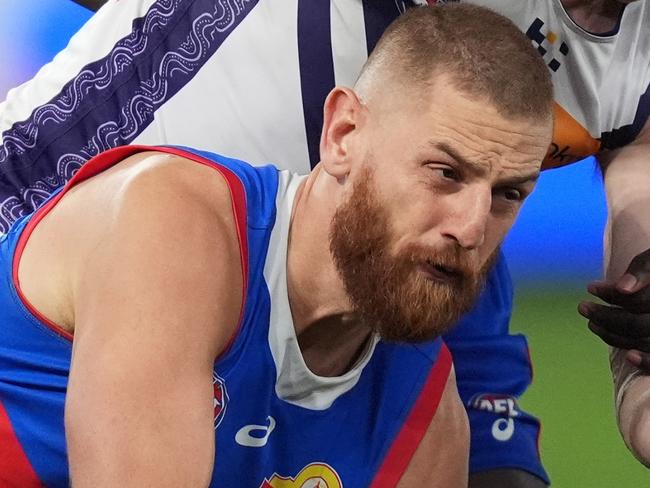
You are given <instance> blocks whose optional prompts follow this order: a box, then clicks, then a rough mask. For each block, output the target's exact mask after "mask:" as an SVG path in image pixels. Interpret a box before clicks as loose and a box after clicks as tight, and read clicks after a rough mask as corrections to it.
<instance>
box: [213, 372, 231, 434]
mask: <svg viewBox="0 0 650 488" xmlns="http://www.w3.org/2000/svg"><path fill="white" fill-rule="evenodd" d="M212 387H213V389H214V428H215V429H216V428H217V427H219V424H220V423H221V421H222V420H223V417H224V415H225V414H226V407H227V406H228V392H227V391H226V382H225V381H224V380H223V378H222V377H220V376H219V375H218V374H217V373H212Z"/></svg>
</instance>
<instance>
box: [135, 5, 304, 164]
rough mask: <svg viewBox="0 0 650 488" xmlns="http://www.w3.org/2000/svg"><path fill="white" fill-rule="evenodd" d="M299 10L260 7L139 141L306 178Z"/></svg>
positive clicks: (159, 114)
mask: <svg viewBox="0 0 650 488" xmlns="http://www.w3.org/2000/svg"><path fill="white" fill-rule="evenodd" d="M297 9H298V2H297V0H263V1H260V2H259V3H258V4H257V5H256V6H255V7H254V8H253V10H252V11H251V12H250V13H249V14H248V15H247V16H246V17H245V18H244V19H243V20H242V22H241V24H240V25H239V26H238V27H237V28H236V29H234V31H233V32H232V33H231V34H230V35H229V36H228V38H227V39H226V40H225V42H224V43H223V45H222V46H220V47H219V49H218V50H217V52H216V53H215V54H214V55H213V56H212V57H211V58H210V59H209V60H208V61H207V62H206V64H205V65H204V66H203V68H202V69H201V70H200V71H199V72H198V74H197V75H196V76H195V77H194V78H193V79H192V80H191V81H190V82H189V83H188V84H187V85H185V86H184V87H183V88H182V89H181V90H180V91H179V92H178V93H177V94H176V95H174V97H172V98H171V99H170V100H169V101H168V102H167V103H165V105H164V106H163V107H161V108H160V109H159V110H158V111H156V114H155V120H154V122H153V123H152V124H151V125H150V126H149V127H147V129H145V130H144V131H143V132H142V134H140V135H139V136H138V138H137V139H136V140H135V141H134V142H135V143H138V144H156V143H158V144H159V143H160V142H161V141H164V142H165V143H170V144H182V145H187V146H191V147H197V148H202V149H207V150H211V151H215V152H218V153H220V154H223V155H225V156H231V157H236V158H239V159H243V160H245V161H248V162H250V163H252V164H256V165H260V164H265V163H268V162H273V163H276V164H277V165H278V166H280V167H282V168H285V169H290V170H292V171H294V172H299V173H306V172H308V171H309V169H310V167H309V155H308V153H307V148H306V146H305V139H306V135H305V124H304V119H303V115H302V114H303V110H302V96H301V86H300V69H299V65H298V42H297V21H296V19H297ZM271 59H272V60H273V62H269V60H271ZM269 157H272V158H273V161H269Z"/></svg>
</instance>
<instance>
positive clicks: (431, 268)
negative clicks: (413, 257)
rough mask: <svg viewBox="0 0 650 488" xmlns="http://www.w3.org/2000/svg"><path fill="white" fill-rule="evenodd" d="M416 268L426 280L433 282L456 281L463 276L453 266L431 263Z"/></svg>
mask: <svg viewBox="0 0 650 488" xmlns="http://www.w3.org/2000/svg"><path fill="white" fill-rule="evenodd" d="M418 268H419V269H420V271H422V272H423V273H424V274H425V275H426V276H427V278H429V279H430V280H434V281H443V282H449V281H457V280H459V279H461V278H462V276H463V273H462V272H461V271H460V270H459V269H458V268H456V267H454V266H450V265H446V264H442V263H434V262H431V261H425V262H423V263H420V264H419V265H418Z"/></svg>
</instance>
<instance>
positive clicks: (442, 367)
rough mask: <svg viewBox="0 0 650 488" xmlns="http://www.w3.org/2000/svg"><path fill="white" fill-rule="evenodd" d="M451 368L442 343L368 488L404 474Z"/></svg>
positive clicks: (389, 484) (388, 486)
mask: <svg viewBox="0 0 650 488" xmlns="http://www.w3.org/2000/svg"><path fill="white" fill-rule="evenodd" d="M450 371H451V354H450V352H449V349H447V346H445V345H444V344H443V345H442V348H441V349H440V353H439V355H438V360H437V361H436V364H435V365H434V367H433V368H432V369H431V372H430V373H429V377H428V378H427V380H426V383H425V384H424V387H423V388H422V392H421V393H420V396H419V397H418V399H417V401H416V403H415V405H414V406H413V409H412V410H411V413H410V414H409V416H408V418H407V419H406V422H405V423H404V426H403V427H402V430H401V431H400V432H399V434H398V435H397V438H396V439H395V442H393V445H392V446H391V448H390V450H389V451H388V454H387V455H386V458H385V459H384V462H383V463H382V465H381V468H379V471H378V472H377V475H376V476H375V478H374V480H373V482H372V484H371V485H370V488H395V486H397V484H398V483H399V480H400V479H401V478H402V476H403V475H404V473H405V471H406V468H407V467H408V465H409V463H410V462H411V459H412V458H413V455H414V454H415V450H416V449H417V448H418V446H419V445H420V442H421V441H422V438H423V437H424V434H425V433H426V431H427V429H428V428H429V425H430V424H431V421H432V420H433V416H434V415H435V414H436V410H438V405H439V404H440V399H441V398H442V393H443V391H444V390H445V385H446V384H447V379H448V378H449V372H450Z"/></svg>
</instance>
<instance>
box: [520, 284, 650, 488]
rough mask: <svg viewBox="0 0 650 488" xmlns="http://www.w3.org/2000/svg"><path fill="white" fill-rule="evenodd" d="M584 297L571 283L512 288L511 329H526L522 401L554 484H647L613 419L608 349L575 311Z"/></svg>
mask: <svg viewBox="0 0 650 488" xmlns="http://www.w3.org/2000/svg"><path fill="white" fill-rule="evenodd" d="M550 290H552V291H550ZM586 296H587V295H586V293H582V292H581V290H580V288H579V287H577V286H575V287H573V286H565V287H563V288H562V287H560V288H559V289H558V287H557V286H552V287H551V286H548V287H547V288H538V289H531V288H528V289H523V290H521V289H520V290H518V292H517V295H516V297H515V311H514V315H513V320H512V329H513V332H522V333H524V334H526V335H527V336H528V340H529V344H530V347H531V355H532V359H533V363H534V377H533V385H532V387H531V388H530V389H529V391H528V392H527V393H526V394H525V396H524V397H523V398H522V402H521V405H522V407H523V408H524V409H526V410H527V411H529V412H530V413H532V414H534V415H536V416H538V417H539V418H541V420H542V435H541V442H540V444H541V453H542V459H543V461H544V464H545V466H546V469H547V470H548V472H549V475H550V476H551V480H552V486H553V487H554V488H639V487H648V486H650V470H647V469H646V468H644V467H643V466H642V465H641V464H639V463H638V462H637V461H636V460H635V459H634V458H633V457H632V455H631V454H630V453H629V452H628V450H627V448H626V447H625V444H624V443H623V441H622V439H621V437H620V435H619V433H618V430H617V428H616V426H615V419H614V409H613V401H612V386H611V381H610V372H609V366H608V360H607V348H606V346H605V345H604V344H602V343H601V342H600V340H599V339H598V338H597V337H595V336H594V335H592V334H591V333H590V332H589V330H588V329H587V326H586V321H585V320H584V319H583V318H582V317H581V316H580V315H578V313H577V312H576V306H577V303H578V302H579V300H581V299H583V298H585V297H586Z"/></svg>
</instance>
